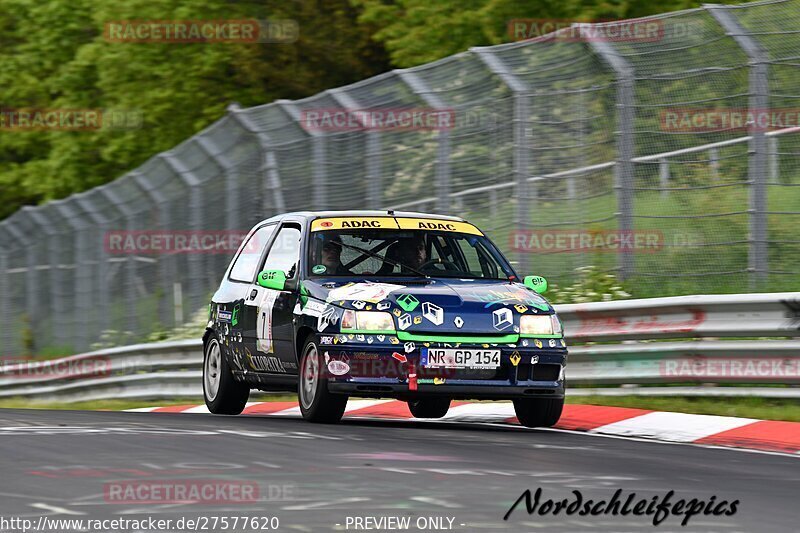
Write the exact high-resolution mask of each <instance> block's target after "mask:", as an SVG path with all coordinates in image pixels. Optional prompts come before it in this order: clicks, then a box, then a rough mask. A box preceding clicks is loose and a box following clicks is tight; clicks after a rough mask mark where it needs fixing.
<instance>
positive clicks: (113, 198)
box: [97, 185, 140, 334]
mask: <svg viewBox="0 0 800 533" xmlns="http://www.w3.org/2000/svg"><path fill="white" fill-rule="evenodd" d="M98 190H99V191H100V192H101V193H102V194H103V196H105V197H106V199H108V201H109V202H111V204H112V205H114V207H115V208H117V209H118V210H119V211H120V212H121V213H122V215H123V216H124V217H125V231H126V232H127V233H128V235H130V234H132V232H133V231H134V219H135V217H136V215H137V214H138V213H137V212H136V211H134V210H133V209H131V208H130V207H129V206H128V205H127V203H125V201H123V200H122V198H120V197H119V195H118V194H117V192H116V191H114V190H113V189H112V188H111V187H109V186H108V185H103V186H101V187H99V188H98ZM97 256H98V258H99V257H102V254H97ZM125 278H126V281H125V289H124V292H125V311H126V313H125V317H126V322H125V329H126V330H127V331H130V332H132V333H134V334H138V333H140V332H139V313H138V310H137V308H136V303H137V302H138V301H139V300H138V298H136V278H137V272H136V259H135V256H134V255H128V256H127V257H125Z"/></svg>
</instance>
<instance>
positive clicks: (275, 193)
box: [218, 104, 286, 231]
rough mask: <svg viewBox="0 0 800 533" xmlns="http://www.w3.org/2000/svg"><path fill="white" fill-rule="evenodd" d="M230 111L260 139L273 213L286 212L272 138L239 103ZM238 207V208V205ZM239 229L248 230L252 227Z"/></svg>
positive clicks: (229, 107) (265, 182) (230, 108)
mask: <svg viewBox="0 0 800 533" xmlns="http://www.w3.org/2000/svg"><path fill="white" fill-rule="evenodd" d="M228 112H229V114H230V116H231V117H232V118H233V119H234V120H236V121H237V122H238V123H239V125H240V126H241V127H242V128H244V129H245V130H247V131H248V132H250V133H252V134H253V135H255V136H256V138H257V139H258V143H259V145H260V146H261V153H262V154H263V156H264V158H263V160H262V163H261V168H260V169H259V171H261V172H263V173H264V178H265V179H264V189H265V190H266V189H269V190H270V191H271V192H272V203H273V205H272V207H273V209H274V210H275V213H273V214H278V213H285V212H286V202H285V201H284V198H283V188H282V187H283V186H282V184H281V174H280V168H279V167H278V160H277V158H276V157H275V151H274V150H273V149H272V144H273V143H272V139H270V137H269V135H267V134H266V133H264V132H262V131H258V128H257V127H256V125H255V124H254V123H253V121H252V120H251V119H250V117H248V116H247V114H246V113H243V112H242V108H241V107H239V105H238V104H231V105H230V106H228ZM218 156H221V154H218ZM236 208H237V209H238V206H236ZM263 218H265V217H264V216H258V217H257V220H255V221H252V222H253V223H255V222H258V221H260V220H261V219H263ZM239 229H240V230H243V231H247V230H249V229H250V228H239Z"/></svg>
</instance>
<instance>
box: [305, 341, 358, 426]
mask: <svg viewBox="0 0 800 533" xmlns="http://www.w3.org/2000/svg"><path fill="white" fill-rule="evenodd" d="M302 354H303V355H302V356H301V357H300V375H299V379H298V380H297V400H298V402H299V403H300V413H301V414H302V415H303V418H305V419H306V420H308V421H309V422H317V423H320V424H335V423H337V422H339V421H340V420H341V419H342V415H344V409H345V407H347V398H348V397H347V395H345V394H332V393H330V392H329V391H328V379H327V378H326V377H325V375H326V369H325V361H324V359H323V357H322V353H321V352H320V350H319V346H318V344H317V337H316V336H315V335H309V337H308V339H306V342H305V344H304V345H303V352H302ZM314 372H315V373H316V375H314V374H313V373H314Z"/></svg>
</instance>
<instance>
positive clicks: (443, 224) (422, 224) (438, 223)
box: [397, 218, 483, 235]
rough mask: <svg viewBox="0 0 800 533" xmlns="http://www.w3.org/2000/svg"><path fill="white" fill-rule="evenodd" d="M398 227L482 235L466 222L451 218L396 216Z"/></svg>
mask: <svg viewBox="0 0 800 533" xmlns="http://www.w3.org/2000/svg"><path fill="white" fill-rule="evenodd" d="M397 224H398V225H399V226H400V229H418V230H427V231H454V232H457V233H471V234H472V235H483V233H481V231H480V230H479V229H478V228H476V227H475V226H473V225H472V224H468V223H467V222H456V221H453V220H437V219H435V218H398V219H397Z"/></svg>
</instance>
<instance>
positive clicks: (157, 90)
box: [0, 0, 389, 218]
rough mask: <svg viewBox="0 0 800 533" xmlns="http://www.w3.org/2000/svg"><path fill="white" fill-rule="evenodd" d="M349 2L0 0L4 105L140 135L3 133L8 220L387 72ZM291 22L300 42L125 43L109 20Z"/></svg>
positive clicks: (1, 176) (0, 210) (1, 210)
mask: <svg viewBox="0 0 800 533" xmlns="http://www.w3.org/2000/svg"><path fill="white" fill-rule="evenodd" d="M357 15H358V8H356V7H353V6H352V5H350V4H349V3H348V2H347V0H326V1H324V2H323V1H321V0H320V1H306V2H285V1H281V0H270V1H267V2H262V1H259V2H256V1H251V2H235V3H234V2H228V1H226V0H155V1H154V0H128V1H126V2H113V1H102V2H98V1H97V0H47V1H41V0H2V1H0V45H1V46H0V64H2V65H3V68H2V69H0V107H2V108H3V109H21V108H38V109H86V108H91V109H96V108H100V109H106V110H119V111H123V112H130V113H131V114H133V115H134V116H136V115H137V114H138V115H139V116H141V117H142V119H143V122H142V124H141V127H138V128H135V129H125V128H121V129H109V128H101V129H98V130H82V131H21V130H10V129H5V130H0V218H3V217H5V216H8V215H10V214H11V213H13V212H14V211H15V210H16V209H18V208H19V207H20V206H21V205H24V204H33V203H39V202H42V201H46V200H48V199H53V198H60V197H63V196H67V195H69V194H71V193H73V192H77V191H81V190H84V189H87V188H90V187H92V186H95V185H99V184H102V183H105V182H107V181H110V180H112V179H114V178H116V177H118V176H119V175H120V174H122V173H124V172H125V171H127V170H130V169H132V168H135V167H136V166H138V165H139V164H141V163H142V162H144V161H145V160H147V159H148V158H149V157H152V156H153V155H155V154H157V153H158V152H160V151H163V150H167V149H169V148H171V147H172V146H174V145H176V144H178V143H179V142H181V141H182V140H184V139H186V138H187V137H189V136H190V135H192V134H194V133H196V132H197V131H199V130H200V129H202V128H204V127H206V126H208V125H209V124H210V123H212V122H213V121H215V120H217V119H218V118H220V116H222V115H223V113H224V112H225V108H226V106H227V105H229V104H230V103H231V102H239V103H240V104H241V105H243V106H252V105H258V104H263V103H266V102H270V101H273V100H275V99H278V98H301V97H305V96H309V95H312V94H314V93H317V92H319V91H322V90H325V89H327V88H330V87H335V86H339V85H343V84H347V83H352V82H355V81H358V80H361V79H363V78H366V77H369V76H371V75H374V74H377V73H379V72H382V71H385V70H386V69H387V68H388V67H389V65H388V62H387V59H386V57H385V54H384V52H383V49H382V47H381V46H380V45H377V44H376V43H374V42H373V41H372V40H371V38H370V35H371V34H372V33H373V31H372V30H370V29H367V28H366V27H365V23H357ZM170 19H177V20H219V19H260V20H263V19H294V20H296V21H297V23H298V25H299V30H300V31H299V38H298V40H297V41H296V42H294V43H281V44H264V43H253V44H240V43H213V44H212V43H125V42H109V41H108V40H106V38H105V37H104V35H103V28H104V25H105V24H106V22H108V21H124V20H170Z"/></svg>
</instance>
